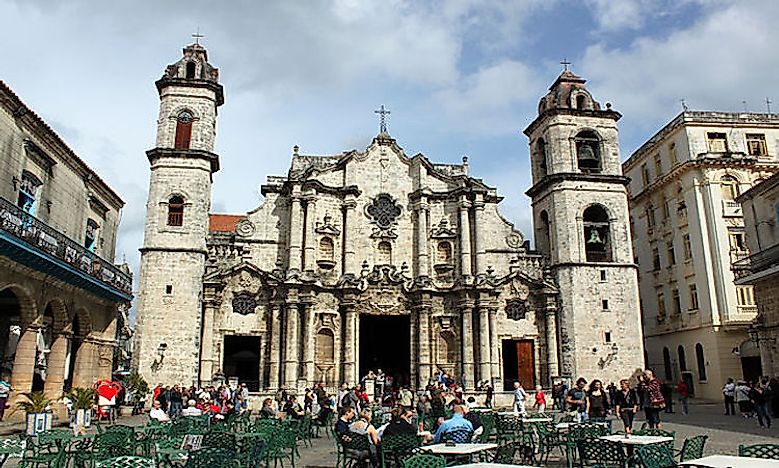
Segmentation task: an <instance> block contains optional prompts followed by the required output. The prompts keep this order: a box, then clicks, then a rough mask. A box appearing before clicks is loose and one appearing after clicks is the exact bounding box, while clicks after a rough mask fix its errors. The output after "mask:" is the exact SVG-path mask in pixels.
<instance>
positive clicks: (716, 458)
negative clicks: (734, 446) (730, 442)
mask: <svg viewBox="0 0 779 468" xmlns="http://www.w3.org/2000/svg"><path fill="white" fill-rule="evenodd" d="M679 466H686V467H696V468H731V467H732V468H758V467H760V468H762V467H766V468H770V467H779V460H765V459H762V458H747V457H734V456H732V455H711V456H708V457H703V458H697V459H695V460H687V461H684V462H681V463H679Z"/></svg>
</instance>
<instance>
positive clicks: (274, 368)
mask: <svg viewBox="0 0 779 468" xmlns="http://www.w3.org/2000/svg"><path fill="white" fill-rule="evenodd" d="M280 357H281V304H278V303H272V304H271V305H270V356H269V357H268V369H269V372H268V387H269V388H270V389H271V390H276V389H278V388H279V359H280Z"/></svg>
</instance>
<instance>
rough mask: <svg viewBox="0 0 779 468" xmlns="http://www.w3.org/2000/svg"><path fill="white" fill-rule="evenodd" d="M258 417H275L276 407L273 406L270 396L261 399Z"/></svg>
mask: <svg viewBox="0 0 779 468" xmlns="http://www.w3.org/2000/svg"><path fill="white" fill-rule="evenodd" d="M259 417H260V419H273V418H275V417H276V408H274V405H273V399H272V398H266V399H264V400H263V401H262V409H260V416H259Z"/></svg>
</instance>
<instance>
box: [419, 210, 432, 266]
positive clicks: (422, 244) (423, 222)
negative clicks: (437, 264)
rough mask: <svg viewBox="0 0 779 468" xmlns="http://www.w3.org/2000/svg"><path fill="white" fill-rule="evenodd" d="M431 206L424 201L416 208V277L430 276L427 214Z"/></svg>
mask: <svg viewBox="0 0 779 468" xmlns="http://www.w3.org/2000/svg"><path fill="white" fill-rule="evenodd" d="M428 210H429V206H428V205H427V203H426V202H425V201H424V199H423V200H420V201H419V204H418V205H417V207H416V212H417V249H418V251H417V274H416V276H430V268H429V265H430V262H429V258H428V242H427V236H428V229H427V213H428Z"/></svg>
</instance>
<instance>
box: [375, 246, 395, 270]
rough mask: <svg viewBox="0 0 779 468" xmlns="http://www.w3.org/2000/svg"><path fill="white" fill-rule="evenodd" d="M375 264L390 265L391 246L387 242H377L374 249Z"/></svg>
mask: <svg viewBox="0 0 779 468" xmlns="http://www.w3.org/2000/svg"><path fill="white" fill-rule="evenodd" d="M376 264H377V265H391V264H392V244H390V243H389V242H387V241H381V242H379V245H378V246H377V248H376Z"/></svg>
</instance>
